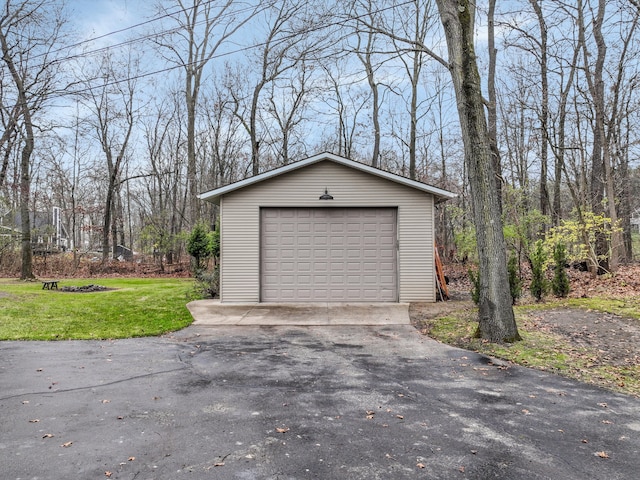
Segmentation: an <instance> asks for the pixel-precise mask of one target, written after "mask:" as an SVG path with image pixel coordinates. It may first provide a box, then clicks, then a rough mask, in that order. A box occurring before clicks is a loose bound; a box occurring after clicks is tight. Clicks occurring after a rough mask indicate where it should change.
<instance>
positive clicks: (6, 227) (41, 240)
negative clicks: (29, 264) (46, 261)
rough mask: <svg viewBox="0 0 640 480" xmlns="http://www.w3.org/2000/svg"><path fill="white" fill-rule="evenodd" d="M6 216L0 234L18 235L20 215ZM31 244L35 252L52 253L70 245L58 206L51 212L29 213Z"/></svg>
mask: <svg viewBox="0 0 640 480" xmlns="http://www.w3.org/2000/svg"><path fill="white" fill-rule="evenodd" d="M9 217H10V218H11V217H12V220H9V221H7V216H5V218H4V219H3V220H2V222H3V224H2V225H0V234H4V235H11V236H13V237H20V235H21V234H22V228H21V226H22V217H21V216H20V213H15V214H14V215H9ZM30 220H31V244H32V245H33V251H34V252H35V253H53V252H60V251H65V250H66V249H67V248H69V246H70V238H69V234H68V233H67V229H66V228H65V226H64V223H63V222H62V216H61V211H60V207H53V208H52V209H51V212H32V213H31V219H30Z"/></svg>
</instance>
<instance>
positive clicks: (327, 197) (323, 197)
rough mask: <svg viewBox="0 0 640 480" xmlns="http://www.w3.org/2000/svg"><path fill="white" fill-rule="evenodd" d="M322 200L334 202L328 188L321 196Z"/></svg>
mask: <svg viewBox="0 0 640 480" xmlns="http://www.w3.org/2000/svg"><path fill="white" fill-rule="evenodd" d="M320 200H333V197H332V196H331V195H329V192H328V190H327V189H326V188H325V189H324V193H323V194H322V195H320Z"/></svg>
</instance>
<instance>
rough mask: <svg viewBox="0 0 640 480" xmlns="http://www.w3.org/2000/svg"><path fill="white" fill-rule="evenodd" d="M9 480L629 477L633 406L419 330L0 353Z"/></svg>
mask: <svg viewBox="0 0 640 480" xmlns="http://www.w3.org/2000/svg"><path fill="white" fill-rule="evenodd" d="M0 415H1V418H2V422H0V458H1V459H2V478H6V479H17V478H46V479H63V478H64V479H76V478H77V479H100V478H111V479H137V480H142V479H179V478H189V479H218V478H219V479H298V478H299V479H311V478H318V479H341V478H344V479H367V480H369V479H404V478H407V479H409V478H412V479H413V478H433V479H458V478H459V479H486V478H501V479H560V478H562V479H618V478H619V479H629V478H635V477H636V476H637V465H638V458H639V457H638V455H639V454H640V400H638V399H635V398H632V397H626V396H623V395H618V394H615V393H611V392H608V391H604V390H600V389H597V388H594V387H590V386H587V385H583V384H580V383H577V382H574V381H570V380H566V379H563V378H560V377H557V376H554V375H550V374H545V373H542V372H538V371H534V370H529V369H525V368H521V367H516V366H511V365H509V364H506V363H501V362H498V361H491V360H490V359H488V358H487V357H483V356H480V355H477V354H474V353H471V352H467V351H463V350H458V349H455V348H452V347H448V346H445V345H442V344H439V343H437V342H435V341H433V340H430V339H428V338H425V337H423V336H421V335H420V334H419V333H417V331H416V330H415V329H414V328H413V327H411V326H404V325H392V326H370V327H362V326H360V327H348V326H335V327H294V326H288V327H287V326H279V327H273V326H263V327H247V326H234V327H230V326H220V327H197V326H192V327H189V328H187V329H185V330H183V331H181V332H177V333H175V334H173V335H171V336H167V337H164V338H144V339H130V340H118V341H73V342H50V343H47V342H1V343H0Z"/></svg>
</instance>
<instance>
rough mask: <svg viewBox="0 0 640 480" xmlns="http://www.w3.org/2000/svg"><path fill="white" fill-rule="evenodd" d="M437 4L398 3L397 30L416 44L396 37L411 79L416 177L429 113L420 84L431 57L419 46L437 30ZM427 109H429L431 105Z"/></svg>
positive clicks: (412, 157)
mask: <svg viewBox="0 0 640 480" xmlns="http://www.w3.org/2000/svg"><path fill="white" fill-rule="evenodd" d="M434 10H435V8H434V5H433V2H432V1H431V0H412V1H411V2H408V3H407V4H406V5H405V6H404V7H403V6H398V7H397V8H396V9H394V11H393V13H394V23H395V24H396V25H397V26H396V29H397V30H398V31H399V32H402V33H401V35H402V36H403V37H405V38H409V39H413V45H412V46H411V45H410V48H407V44H406V43H405V42H400V41H398V39H397V38H392V41H393V44H394V46H395V48H396V51H397V52H398V54H399V59H400V61H401V62H402V64H403V66H404V69H405V71H406V73H407V77H408V78H409V82H410V86H411V90H410V99H409V125H410V126H409V141H408V148H409V177H410V178H412V179H415V178H416V175H417V174H416V157H417V138H418V121H419V120H420V117H421V116H422V115H424V114H425V112H424V110H425V106H424V105H422V104H420V103H419V96H420V92H419V86H420V78H421V73H422V68H423V66H424V64H425V62H426V60H427V58H428V56H427V55H426V53H425V51H424V49H422V48H416V46H418V45H424V44H425V42H426V39H427V35H428V34H429V33H431V32H433V30H434V29H435V22H436V19H437V13H436V12H435V11H434ZM426 108H429V107H428V106H427V107H426Z"/></svg>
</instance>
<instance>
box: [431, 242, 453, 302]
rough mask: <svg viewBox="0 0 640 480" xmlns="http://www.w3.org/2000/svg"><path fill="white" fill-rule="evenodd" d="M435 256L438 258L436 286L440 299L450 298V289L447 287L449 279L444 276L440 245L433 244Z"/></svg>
mask: <svg viewBox="0 0 640 480" xmlns="http://www.w3.org/2000/svg"><path fill="white" fill-rule="evenodd" d="M433 252H434V257H435V259H436V288H437V289H438V295H439V300H442V301H445V300H449V289H448V288H447V281H446V279H445V277H444V270H443V268H442V262H441V261H440V255H439V254H438V246H437V245H434V246H433Z"/></svg>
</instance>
